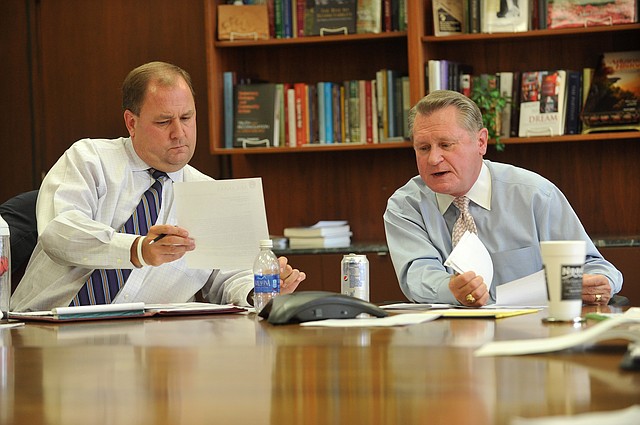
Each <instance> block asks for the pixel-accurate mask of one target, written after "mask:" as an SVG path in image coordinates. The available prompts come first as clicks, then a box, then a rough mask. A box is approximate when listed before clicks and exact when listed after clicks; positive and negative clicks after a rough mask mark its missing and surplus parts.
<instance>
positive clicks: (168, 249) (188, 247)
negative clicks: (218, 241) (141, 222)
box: [133, 224, 196, 266]
mask: <svg viewBox="0 0 640 425" xmlns="http://www.w3.org/2000/svg"><path fill="white" fill-rule="evenodd" d="M161 235H165V236H163V237H162V239H160V240H158V241H157V242H154V243H151V241H153V240H154V239H155V238H157V237H158V236H161ZM138 243H143V244H144V245H143V246H142V255H143V256H144V261H145V263H147V264H148V265H150V266H159V265H161V264H164V263H170V262H171V261H175V260H178V259H180V258H182V256H183V255H184V254H185V253H186V252H187V251H193V250H194V249H195V248H196V243H195V241H194V240H193V239H191V238H190V237H189V232H188V231H187V229H184V228H182V227H178V226H172V225H169V224H158V225H155V226H151V228H150V229H149V233H148V234H147V237H146V238H138V240H137V241H136V243H135V244H134V245H136V244H138ZM136 257H137V255H136ZM136 260H137V258H136ZM133 263H134V264H135V262H133Z"/></svg>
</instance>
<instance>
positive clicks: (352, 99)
mask: <svg viewBox="0 0 640 425" xmlns="http://www.w3.org/2000/svg"><path fill="white" fill-rule="evenodd" d="M358 97H359V96H358V81H357V80H351V81H349V120H350V121H349V129H350V131H351V142H352V143H358V142H359V141H360V102H359V100H358Z"/></svg>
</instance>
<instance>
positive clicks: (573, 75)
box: [564, 70, 582, 134]
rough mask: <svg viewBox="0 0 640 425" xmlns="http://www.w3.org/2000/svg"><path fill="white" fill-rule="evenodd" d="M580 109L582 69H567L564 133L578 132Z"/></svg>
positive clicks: (579, 128)
mask: <svg viewBox="0 0 640 425" xmlns="http://www.w3.org/2000/svg"><path fill="white" fill-rule="evenodd" d="M581 110H582V71H569V70H567V112H566V118H565V123H564V134H580V131H581V126H580V111H581Z"/></svg>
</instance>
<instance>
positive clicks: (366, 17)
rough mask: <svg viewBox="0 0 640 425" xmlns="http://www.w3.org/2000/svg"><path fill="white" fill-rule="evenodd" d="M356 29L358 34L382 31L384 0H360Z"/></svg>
mask: <svg viewBox="0 0 640 425" xmlns="http://www.w3.org/2000/svg"><path fill="white" fill-rule="evenodd" d="M357 12H358V13H357V16H358V19H357V22H356V31H357V33H358V34H366V33H379V32H381V31H382V1H381V0H358V9H357Z"/></svg>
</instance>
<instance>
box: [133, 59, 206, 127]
mask: <svg viewBox="0 0 640 425" xmlns="http://www.w3.org/2000/svg"><path fill="white" fill-rule="evenodd" d="M180 77H181V78H182V79H184V81H185V82H186V83H187V85H188V86H189V89H190V90H191V94H192V95H193V97H194V98H195V92H194V90H193V86H192V84H191V76H190V75H189V73H188V72H187V71H185V70H183V69H182V68H180V67H179V66H176V65H172V64H170V63H166V62H149V63H145V64H144V65H140V66H139V67H137V68H135V69H133V70H132V71H131V72H129V74H128V75H127V77H126V78H125V79H124V82H123V83H122V110H124V111H126V110H129V111H131V112H133V113H134V114H135V115H140V108H141V107H142V103H143V102H144V98H145V96H146V94H147V88H148V87H149V84H150V83H151V82H152V81H153V82H157V83H158V84H160V85H161V86H165V87H171V86H174V85H175V84H176V81H177V79H178V78H180Z"/></svg>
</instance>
